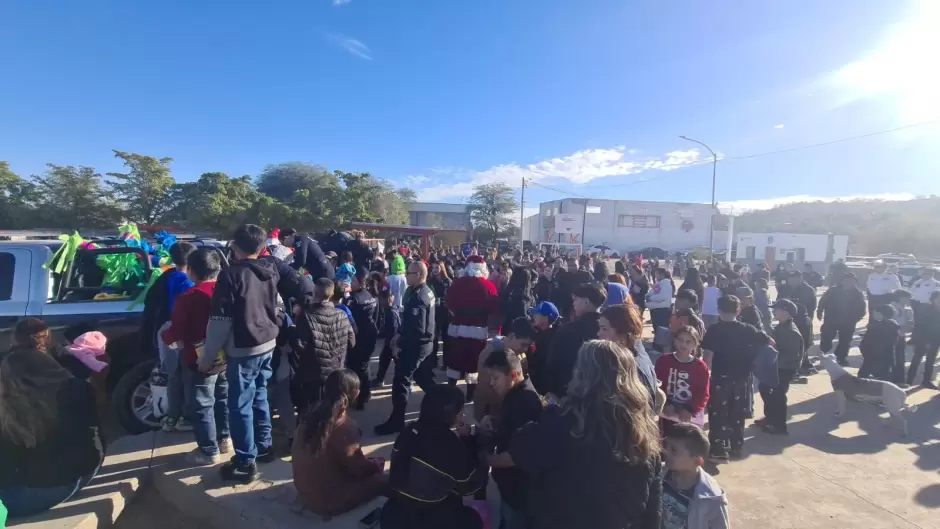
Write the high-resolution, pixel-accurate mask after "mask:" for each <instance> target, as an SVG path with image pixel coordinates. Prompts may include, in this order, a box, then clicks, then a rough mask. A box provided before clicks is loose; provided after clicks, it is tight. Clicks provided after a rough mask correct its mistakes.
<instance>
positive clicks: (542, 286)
mask: <svg viewBox="0 0 940 529" xmlns="http://www.w3.org/2000/svg"><path fill="white" fill-rule="evenodd" d="M553 269H554V267H552V265H551V264H548V261H546V262H545V263H542V264H541V265H540V267H539V269H538V279H537V280H536V282H535V301H536V303H541V302H543V301H550V300H551V299H552V271H553Z"/></svg>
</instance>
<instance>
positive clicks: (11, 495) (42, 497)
mask: <svg viewBox="0 0 940 529" xmlns="http://www.w3.org/2000/svg"><path fill="white" fill-rule="evenodd" d="M100 469H101V465H98V468H96V469H94V470H93V471H91V473H89V474H87V475H85V476H82V477H80V478H78V479H76V480H75V482H74V483H70V484H68V485H61V486H59V487H48V488H33V487H15V486H14V487H7V488H2V489H0V500H2V501H3V506H4V507H6V508H7V514H8V515H9V517H10V518H18V517H20V516H32V515H34V514H39V513H41V512H45V511H48V510H49V509H51V508H53V507H55V506H56V505H58V504H60V503H62V502H65V501H67V500H68V499H69V498H71V497H72V496H74V495H75V494H76V493H77V492H78V491H80V490H82V488H83V487H84V486H85V485H88V483H89V482H90V481H91V480H92V479H93V478H94V477H95V475H97V474H98V470H100Z"/></svg>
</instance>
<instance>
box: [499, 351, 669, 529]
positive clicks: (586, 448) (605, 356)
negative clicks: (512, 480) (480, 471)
mask: <svg viewBox="0 0 940 529" xmlns="http://www.w3.org/2000/svg"><path fill="white" fill-rule="evenodd" d="M488 460H489V463H490V466H492V467H493V468H508V467H512V466H515V467H517V468H519V469H520V470H522V471H523V472H524V473H525V474H526V476H527V478H528V483H529V487H528V491H527V498H526V507H527V508H526V510H527V513H528V514H529V516H530V519H531V525H530V526H529V527H531V528H532V529H555V528H564V529H575V528H591V529H623V528H624V527H635V528H641V527H642V528H658V527H660V522H661V510H662V481H661V479H660V469H661V467H662V464H661V461H660V445H659V429H658V428H657V426H656V421H655V418H654V415H653V411H652V410H651V409H650V406H649V401H648V391H647V389H646V388H644V387H643V384H642V383H640V379H639V376H638V375H637V369H636V361H635V360H634V357H633V355H631V354H630V353H629V352H628V351H627V350H625V349H624V348H622V347H620V346H619V345H617V344H615V343H614V342H611V341H607V340H592V341H590V342H588V343H585V344H584V345H582V346H581V349H580V351H579V352H578V359H577V362H576V364H575V369H574V378H573V379H572V380H571V384H570V385H569V386H568V393H567V395H566V396H565V399H564V400H563V404H562V406H560V407H559V406H549V407H548V408H547V409H545V410H544V411H543V412H542V416H541V418H540V420H539V422H530V423H529V424H527V425H525V426H523V427H522V428H520V429H518V430H516V432H515V433H514V434H513V435H512V438H511V439H510V441H509V450H508V451H506V452H502V453H499V454H495V455H492V456H490V457H489V458H488Z"/></svg>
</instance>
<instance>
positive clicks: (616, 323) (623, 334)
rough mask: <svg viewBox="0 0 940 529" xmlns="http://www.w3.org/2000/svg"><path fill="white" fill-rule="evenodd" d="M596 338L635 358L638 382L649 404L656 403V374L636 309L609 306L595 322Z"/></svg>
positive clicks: (625, 306)
mask: <svg viewBox="0 0 940 529" xmlns="http://www.w3.org/2000/svg"><path fill="white" fill-rule="evenodd" d="M597 337H598V338H599V339H601V340H610V341H611V342H614V343H616V344H617V345H619V346H620V347H623V348H624V349H626V350H627V351H629V352H630V353H633V356H634V358H636V364H637V370H638V371H639V373H640V381H641V382H642V383H643V385H644V386H646V390H647V391H648V392H649V397H650V404H651V405H654V406H655V402H656V388H657V384H656V372H655V369H654V367H653V361H652V360H651V359H650V357H649V355H648V354H647V353H646V348H645V347H644V346H643V340H642V338H643V320H641V319H640V314H639V312H637V310H636V308H635V307H633V306H630V305H611V306H609V307H606V308H605V309H604V310H602V311H601V317H600V319H599V320H598V322H597Z"/></svg>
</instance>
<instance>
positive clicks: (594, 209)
mask: <svg viewBox="0 0 940 529" xmlns="http://www.w3.org/2000/svg"><path fill="white" fill-rule="evenodd" d="M587 212H588V215H600V213H601V207H600V206H588V207H587Z"/></svg>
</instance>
